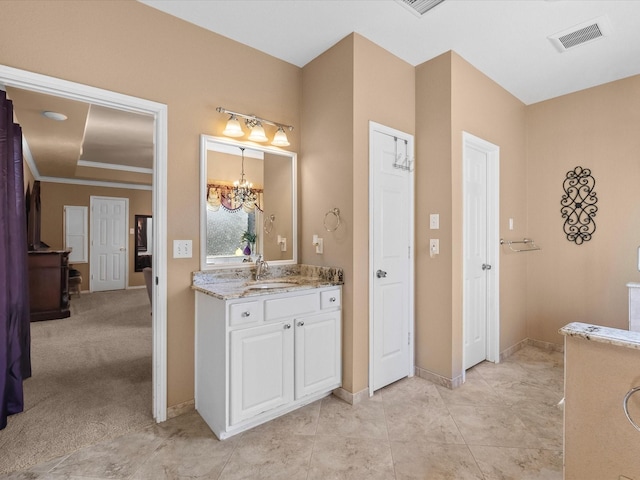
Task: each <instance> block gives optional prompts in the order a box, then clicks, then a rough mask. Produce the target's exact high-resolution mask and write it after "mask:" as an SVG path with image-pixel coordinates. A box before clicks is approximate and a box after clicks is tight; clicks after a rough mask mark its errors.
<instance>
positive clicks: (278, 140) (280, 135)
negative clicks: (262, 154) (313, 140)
mask: <svg viewBox="0 0 640 480" xmlns="http://www.w3.org/2000/svg"><path fill="white" fill-rule="evenodd" d="M271 145H275V146H276V147H288V146H289V145H290V143H289V139H288V138H287V134H286V133H284V128H282V127H278V131H277V132H276V134H275V135H274V136H273V142H271Z"/></svg>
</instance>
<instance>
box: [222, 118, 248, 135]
mask: <svg viewBox="0 0 640 480" xmlns="http://www.w3.org/2000/svg"><path fill="white" fill-rule="evenodd" d="M222 134H223V135H226V136H227V137H242V136H243V135H244V132H243V131H242V127H241V126H240V122H239V121H238V117H236V116H235V115H231V118H230V119H229V120H228V121H227V126H226V127H225V129H224V132H222Z"/></svg>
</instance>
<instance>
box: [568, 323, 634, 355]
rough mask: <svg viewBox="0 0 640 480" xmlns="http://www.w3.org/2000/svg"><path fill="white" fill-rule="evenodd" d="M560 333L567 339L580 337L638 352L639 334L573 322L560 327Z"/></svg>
mask: <svg viewBox="0 0 640 480" xmlns="http://www.w3.org/2000/svg"><path fill="white" fill-rule="evenodd" d="M560 333H561V334H562V335H565V336H569V337H581V338H583V339H585V340H591V341H593V342H600V343H608V344H610V345H617V346H619V347H626V348H632V349H635V350H640V332H630V331H629V330H620V329H619V328H610V327H602V326H600V325H591V324H588V323H580V322H573V323H570V324H568V325H565V326H564V327H562V328H561V329H560Z"/></svg>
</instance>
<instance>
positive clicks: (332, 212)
mask: <svg viewBox="0 0 640 480" xmlns="http://www.w3.org/2000/svg"><path fill="white" fill-rule="evenodd" d="M329 215H333V216H334V217H336V225H335V226H334V227H333V228H330V227H327V219H330V218H331V217H330V216H329ZM323 223H324V229H325V230H326V231H327V232H335V231H336V230H337V229H338V227H339V226H340V209H339V208H334V209H332V210H329V211H328V212H327V213H325V214H324V222H323Z"/></svg>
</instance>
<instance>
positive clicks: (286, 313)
mask: <svg viewBox="0 0 640 480" xmlns="http://www.w3.org/2000/svg"><path fill="white" fill-rule="evenodd" d="M318 310H320V297H319V295H318V294H317V293H311V294H307V295H296V296H295V297H287V298H276V299H273V300H265V302H264V319H265V321H271V320H277V319H279V318H285V317H298V316H301V315H309V314H310V313H315V312H317V311H318Z"/></svg>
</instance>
